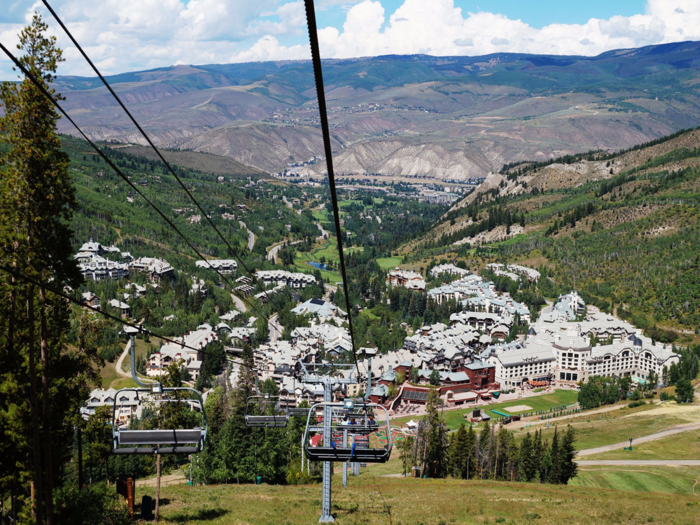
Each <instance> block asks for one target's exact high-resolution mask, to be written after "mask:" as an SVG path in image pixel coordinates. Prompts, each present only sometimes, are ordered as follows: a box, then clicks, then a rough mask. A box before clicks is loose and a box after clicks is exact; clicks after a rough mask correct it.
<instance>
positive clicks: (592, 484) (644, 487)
mask: <svg viewBox="0 0 700 525" xmlns="http://www.w3.org/2000/svg"><path fill="white" fill-rule="evenodd" d="M698 480H700V468H698V467H649V466H643V467H642V466H640V467H632V466H629V467H628V466H624V467H620V466H614V467H579V474H578V476H576V477H575V478H574V479H573V480H572V481H571V485H572V486H574V487H588V488H597V489H617V490H626V491H632V492H666V493H670V494H682V495H686V496H694V497H695V498H698V499H700V488H699V487H697V486H695V484H696V482H697V481H698ZM693 487H695V488H693ZM625 497H627V495H625ZM664 523H665V522H664Z"/></svg>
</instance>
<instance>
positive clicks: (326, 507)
mask: <svg viewBox="0 0 700 525" xmlns="http://www.w3.org/2000/svg"><path fill="white" fill-rule="evenodd" d="M299 364H300V365H301V369H302V370H303V371H304V383H310V384H316V385H323V402H324V403H325V404H324V405H323V446H324V447H331V446H332V443H331V442H332V440H333V435H332V427H331V419H332V414H333V407H332V406H330V405H329V404H328V403H331V402H332V401H333V386H334V385H340V384H346V385H347V384H354V383H357V382H358V379H357V368H356V367H355V365H344V364H341V365H331V366H327V368H333V369H334V370H335V371H336V372H341V371H343V370H345V371H347V370H348V369H350V374H348V376H347V377H344V376H342V375H336V376H332V375H327V374H323V375H322V374H319V373H317V372H316V367H318V365H317V364H316V363H302V362H301V361H299ZM310 416H311V414H309V417H310ZM332 473H333V463H332V462H330V461H324V462H323V498H322V502H321V518H320V519H319V520H318V521H319V523H332V522H334V521H335V518H333V515H332V514H331V482H332V480H331V474H332Z"/></svg>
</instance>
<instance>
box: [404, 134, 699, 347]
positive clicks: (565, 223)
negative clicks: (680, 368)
mask: <svg viewBox="0 0 700 525" xmlns="http://www.w3.org/2000/svg"><path fill="white" fill-rule="evenodd" d="M699 147H700V131H698V130H690V131H685V132H682V133H678V134H675V135H673V136H671V137H668V138H667V139H661V140H658V141H654V142H652V143H649V144H644V145H642V146H640V147H637V148H631V149H630V150H627V151H623V152H620V153H618V154H608V153H606V152H590V153H587V154H583V155H578V156H568V157H566V158H562V159H557V160H555V161H553V162H548V163H541V164H536V163H529V164H527V163H526V164H519V165H513V166H508V167H506V169H505V170H504V171H503V173H502V174H500V175H497V177H500V182H498V183H497V184H495V185H493V186H491V187H488V185H486V188H482V189H481V190H480V191H477V192H476V193H475V194H473V195H471V196H469V197H467V198H466V199H465V200H464V201H462V202H460V203H458V204H457V205H456V206H455V207H453V209H452V210H451V211H450V212H449V213H447V214H446V215H445V216H444V217H443V220H442V221H441V222H440V224H438V225H436V227H435V228H434V229H433V231H432V232H431V233H429V234H428V235H426V236H424V237H423V238H422V239H419V240H418V241H417V242H414V243H411V244H409V245H407V246H406V247H405V248H404V251H405V252H406V256H407V257H408V259H409V260H410V261H423V260H427V259H429V258H436V257H444V256H445V255H447V254H451V253H454V254H459V255H463V256H465V257H467V258H468V260H469V261H470V264H473V265H476V266H479V265H483V264H485V263H487V262H490V261H501V260H507V261H508V262H515V261H525V262H527V263H528V264H530V265H534V266H538V267H540V269H541V270H542V272H543V274H544V275H545V278H544V280H543V282H541V283H540V289H541V290H543V291H547V292H548V294H549V295H551V296H552V297H554V296H555V295H556V294H557V293H561V292H564V291H567V290H570V289H571V288H576V289H578V290H579V291H580V292H581V293H582V294H583V295H584V297H585V298H586V299H587V301H589V302H591V303H593V304H595V305H597V306H599V307H601V308H602V309H604V310H605V311H613V310H614V311H615V312H616V313H617V314H618V315H620V316H621V317H623V318H628V319H629V320H631V321H632V322H634V324H636V325H637V326H639V327H641V328H644V329H645V330H646V331H647V333H648V334H649V335H650V336H651V337H654V338H657V339H659V340H663V341H673V340H676V339H677V338H678V337H679V336H693V335H696V334H697V330H698V326H699V325H700V252H699V251H698V246H699V244H698V243H699V242H700V209H699V205H700V149H699ZM555 175H556V176H558V177H559V179H560V180H561V178H562V176H563V175H566V176H567V179H568V182H567V184H564V185H561V184H559V185H558V184H553V185H552V186H553V187H552V188H549V187H548V185H547V184H546V182H545V183H542V182H541V181H542V180H545V181H546V180H547V178H549V179H550V180H551V179H552V178H554V177H555Z"/></svg>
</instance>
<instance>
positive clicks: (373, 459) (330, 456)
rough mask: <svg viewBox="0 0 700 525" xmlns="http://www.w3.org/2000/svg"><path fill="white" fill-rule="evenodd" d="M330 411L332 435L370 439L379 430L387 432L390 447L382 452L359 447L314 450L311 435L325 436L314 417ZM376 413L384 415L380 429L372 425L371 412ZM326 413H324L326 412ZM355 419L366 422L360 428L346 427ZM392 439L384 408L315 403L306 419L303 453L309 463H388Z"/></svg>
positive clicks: (372, 404)
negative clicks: (369, 436) (367, 436)
mask: <svg viewBox="0 0 700 525" xmlns="http://www.w3.org/2000/svg"><path fill="white" fill-rule="evenodd" d="M327 407H330V408H331V414H332V416H331V417H332V420H331V432H332V433H340V432H343V431H347V432H348V434H349V435H350V436H352V435H353V434H356V435H367V434H370V433H371V432H376V431H377V430H379V429H380V428H386V431H387V445H386V446H385V447H383V448H359V447H356V446H352V445H351V446H345V447H338V446H334V445H333V444H331V446H325V444H324V446H316V447H313V446H311V437H312V434H320V433H323V430H324V426H323V423H313V422H312V419H311V416H312V414H316V413H317V410H319V409H324V408H327ZM373 409H377V410H378V411H379V410H380V409H381V411H383V412H384V419H385V422H384V423H382V424H381V425H379V424H370V423H369V411H370V410H373ZM324 412H325V411H324ZM353 418H363V422H362V423H361V424H359V425H351V424H350V425H348V424H343V423H344V422H347V421H348V420H351V419H353ZM391 449H392V439H391V428H390V427H389V412H388V411H387V409H386V408H384V407H383V406H382V405H379V404H377V403H369V402H362V403H357V404H354V406H352V407H349V406H348V405H347V404H345V403H337V402H322V403H316V404H315V405H313V406H312V407H311V409H310V410H309V415H308V416H307V419H306V430H305V431H304V453H305V454H306V457H307V458H308V459H309V460H310V461H338V462H354V463H385V462H386V461H387V460H388V459H389V457H390V456H391Z"/></svg>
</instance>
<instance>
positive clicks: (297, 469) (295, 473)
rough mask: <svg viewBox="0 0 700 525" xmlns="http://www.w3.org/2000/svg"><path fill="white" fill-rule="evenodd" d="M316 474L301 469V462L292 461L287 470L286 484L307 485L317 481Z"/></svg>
mask: <svg viewBox="0 0 700 525" xmlns="http://www.w3.org/2000/svg"><path fill="white" fill-rule="evenodd" d="M318 481H319V479H318V476H315V475H314V474H308V473H307V472H306V470H301V462H300V461H299V462H298V461H294V462H292V463H291V464H290V465H289V470H288V471H287V484H288V485H308V484H310V483H318Z"/></svg>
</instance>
